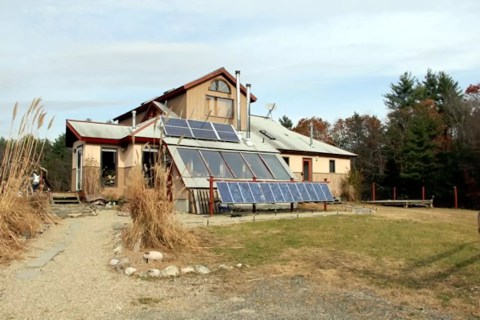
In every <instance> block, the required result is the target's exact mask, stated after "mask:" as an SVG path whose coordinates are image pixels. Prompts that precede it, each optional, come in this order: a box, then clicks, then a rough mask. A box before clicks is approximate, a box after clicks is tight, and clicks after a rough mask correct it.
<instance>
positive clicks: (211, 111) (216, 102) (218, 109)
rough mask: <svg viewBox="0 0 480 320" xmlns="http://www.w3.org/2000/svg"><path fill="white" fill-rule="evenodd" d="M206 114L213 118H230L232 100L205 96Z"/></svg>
mask: <svg viewBox="0 0 480 320" xmlns="http://www.w3.org/2000/svg"><path fill="white" fill-rule="evenodd" d="M206 106H207V109H206V114H207V115H211V116H214V117H221V118H232V117H233V100H232V99H225V98H219V97H212V96H207V101H206Z"/></svg>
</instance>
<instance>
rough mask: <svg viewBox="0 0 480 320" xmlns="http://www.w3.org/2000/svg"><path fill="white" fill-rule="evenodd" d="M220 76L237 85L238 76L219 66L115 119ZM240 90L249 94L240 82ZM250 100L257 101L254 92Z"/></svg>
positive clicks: (125, 116) (143, 109)
mask: <svg viewBox="0 0 480 320" xmlns="http://www.w3.org/2000/svg"><path fill="white" fill-rule="evenodd" d="M218 76H223V77H224V78H225V79H226V80H227V81H228V82H229V83H230V84H231V85H233V86H236V78H235V77H234V76H233V75H232V74H231V73H230V72H228V71H227V69H225V68H224V67H222V68H219V69H217V70H215V71H212V72H210V73H209V74H206V75H204V76H203V77H201V78H198V79H196V80H193V81H190V82H188V83H186V84H184V85H183V86H180V87H178V88H175V89H172V90H169V91H166V92H165V93H164V94H163V95H161V96H159V97H156V98H153V99H151V100H149V101H146V102H143V103H142V104H141V105H140V106H138V107H137V108H135V109H132V110H130V111H128V112H125V113H124V114H122V115H120V116H118V117H116V118H114V119H113V120H114V121H116V120H118V121H121V120H124V119H126V118H128V117H130V116H131V113H132V111H134V110H135V111H137V113H139V112H143V111H145V110H146V109H147V108H148V105H149V103H150V102H152V101H157V102H160V103H164V102H165V101H167V100H170V99H173V98H175V97H177V96H179V95H181V94H183V93H185V92H186V91H187V90H189V89H191V88H194V87H196V86H198V85H199V84H202V83H204V82H207V81H209V80H212V79H214V78H216V77H218ZM240 92H241V93H243V94H244V95H246V94H247V88H246V87H245V86H243V85H242V84H240ZM250 101H251V102H255V101H257V97H255V96H254V95H253V94H250Z"/></svg>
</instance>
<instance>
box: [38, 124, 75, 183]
mask: <svg viewBox="0 0 480 320" xmlns="http://www.w3.org/2000/svg"><path fill="white" fill-rule="evenodd" d="M65 139H66V134H65V133H63V134H61V135H60V136H58V137H57V138H56V139H55V141H54V142H53V143H51V142H49V143H48V144H46V147H45V157H44V159H43V161H42V166H44V167H45V169H47V172H48V174H47V181H48V183H49V184H50V188H51V189H52V190H54V191H67V190H70V181H71V172H72V155H71V149H70V148H67V147H65Z"/></svg>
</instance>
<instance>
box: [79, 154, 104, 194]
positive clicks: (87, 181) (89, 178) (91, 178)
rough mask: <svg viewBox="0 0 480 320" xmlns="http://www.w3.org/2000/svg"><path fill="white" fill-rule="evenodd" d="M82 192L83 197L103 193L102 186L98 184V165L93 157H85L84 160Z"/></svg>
mask: <svg viewBox="0 0 480 320" xmlns="http://www.w3.org/2000/svg"><path fill="white" fill-rule="evenodd" d="M83 191H84V192H85V195H89V194H101V193H102V191H103V187H102V184H101V183H100V165H99V164H98V161H97V160H95V159H94V158H93V157H87V158H86V159H85V166H84V169H83Z"/></svg>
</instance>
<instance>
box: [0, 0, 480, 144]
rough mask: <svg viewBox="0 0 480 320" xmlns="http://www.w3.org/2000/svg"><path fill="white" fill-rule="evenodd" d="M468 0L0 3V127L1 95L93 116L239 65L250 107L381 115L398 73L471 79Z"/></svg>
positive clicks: (472, 29) (474, 53) (475, 74)
mask: <svg viewBox="0 0 480 320" xmlns="http://www.w3.org/2000/svg"><path fill="white" fill-rule="evenodd" d="M479 30H480V1H478V0H462V1H453V0H452V1H439V0H435V1H418V0H415V1H411V0H404V1H395V2H393V1H384V0H371V1H368V0H366V1H356V0H351V1H343V0H340V1H315V0H296V1H286V0H275V1H251V0H248V1H215V0H209V1H194V0H191V1H186V0H176V1H174V0H171V1H154V0H147V1H139V0H75V1H60V0H57V1H54V0H50V1H49V0H23V1H19V0H12V1H9V0H0V39H1V40H0V93H1V94H0V110H1V111H2V116H0V136H9V132H8V128H9V123H10V114H11V109H12V107H13V104H14V103H15V102H16V101H18V102H20V103H21V106H23V107H24V108H26V107H27V106H28V104H29V103H30V101H31V100H32V99H33V98H34V97H37V96H40V97H42V98H43V99H44V102H43V105H44V106H45V109H46V111H47V112H48V117H49V118H50V117H51V116H55V125H54V127H53V128H52V129H51V130H50V131H49V132H47V133H45V134H47V135H48V137H49V138H55V137H57V136H58V135H59V134H60V133H61V132H64V130H65V119H79V120H85V119H86V118H91V119H93V120H96V121H106V120H109V119H112V118H114V117H115V116H117V115H120V114H122V113H124V112H126V111H128V110H130V109H132V108H134V107H136V106H138V105H139V103H141V102H142V101H145V100H148V99H150V98H152V97H155V96H158V95H161V94H162V93H163V92H164V91H166V90H168V89H171V88H174V87H178V86H180V85H183V84H185V83H187V82H189V81H191V80H194V79H196V78H199V77H201V76H203V75H205V74H207V73H209V72H211V71H213V70H215V69H217V68H220V67H225V68H227V70H229V71H230V72H231V73H232V74H234V72H235V70H241V80H242V83H243V84H245V83H247V82H248V83H251V84H252V92H253V93H254V94H255V95H256V96H257V98H258V100H257V102H256V103H255V104H253V105H252V108H253V112H254V113H256V114H261V115H265V114H266V113H267V111H266V110H265V107H264V106H265V104H266V103H276V104H277V106H278V109H277V110H275V111H274V113H273V117H274V118H275V119H278V118H279V117H281V116H282V115H287V116H289V117H290V118H291V119H292V120H294V122H296V121H298V120H299V119H300V118H302V117H311V116H317V117H321V118H322V119H325V120H328V121H330V122H331V123H333V122H334V121H335V120H336V119H338V118H345V117H349V116H351V115H353V113H354V112H357V113H360V114H370V115H376V116H378V117H380V118H381V119H384V117H385V114H386V109H385V106H384V104H383V98H382V95H384V94H385V93H387V92H388V91H389V85H390V83H392V82H396V81H397V80H398V78H399V76H400V75H401V74H402V73H403V72H405V71H410V72H412V73H413V75H415V76H417V77H419V78H423V76H424V75H425V73H426V71H427V69H428V68H431V69H432V70H433V71H445V72H447V73H448V74H450V75H451V76H452V77H453V78H454V79H455V80H456V81H458V82H459V84H460V86H461V87H462V88H465V87H466V86H468V85H469V84H471V83H478V82H480V55H479V53H480V36H479Z"/></svg>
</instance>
